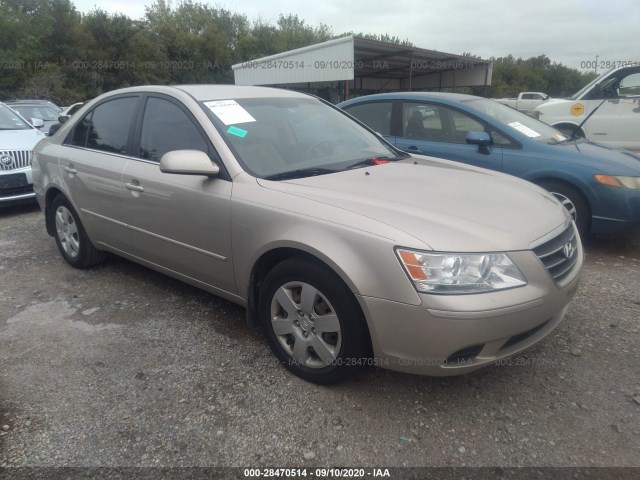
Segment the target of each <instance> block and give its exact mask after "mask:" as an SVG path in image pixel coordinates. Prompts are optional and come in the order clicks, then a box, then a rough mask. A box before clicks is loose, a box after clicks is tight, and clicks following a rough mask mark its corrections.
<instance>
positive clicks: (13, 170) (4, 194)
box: [0, 103, 44, 206]
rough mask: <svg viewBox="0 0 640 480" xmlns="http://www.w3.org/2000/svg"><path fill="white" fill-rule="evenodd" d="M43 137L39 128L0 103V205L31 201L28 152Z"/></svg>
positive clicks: (31, 184)
mask: <svg viewBox="0 0 640 480" xmlns="http://www.w3.org/2000/svg"><path fill="white" fill-rule="evenodd" d="M37 123H39V122H36V124H37ZM42 138H44V134H42V132H40V131H39V130H38V129H36V128H35V127H34V126H32V125H30V124H29V123H28V122H27V121H26V120H25V119H24V118H22V117H21V116H20V115H19V114H17V113H16V112H15V111H13V110H12V109H10V108H9V107H7V106H6V105H4V104H3V103H0V206H7V205H12V204H16V203H22V202H33V200H34V198H35V193H34V192H33V181H32V177H31V152H32V150H33V147H34V146H35V145H36V143H38V142H39V141H40V140H42Z"/></svg>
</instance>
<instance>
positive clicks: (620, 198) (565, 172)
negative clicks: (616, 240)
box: [338, 92, 640, 234]
mask: <svg viewBox="0 0 640 480" xmlns="http://www.w3.org/2000/svg"><path fill="white" fill-rule="evenodd" d="M338 106H339V107H340V108H343V109H344V110H345V111H346V112H348V113H350V114H351V115H353V116H354V117H355V118H357V119H358V120H360V121H361V122H363V123H364V124H366V125H368V126H369V127H370V128H372V129H373V130H375V131H377V132H379V133H381V134H382V135H384V136H385V138H386V139H387V140H388V141H389V142H391V143H393V144H394V145H395V146H396V147H398V148H400V149H401V150H404V151H406V152H410V153H419V154H425V155H433V156H435V157H441V158H447V159H451V160H455V161H458V162H464V163H468V164H471V165H476V166H478V167H484V168H490V169H492V170H498V171H502V172H505V173H508V174H511V175H515V176H517V177H521V178H524V179H525V180H529V181H531V182H533V183H536V184H538V185H540V186H541V187H543V188H545V189H546V190H548V191H550V192H552V193H553V194H554V195H555V196H556V197H557V198H558V199H559V200H560V201H561V202H562V203H563V204H564V205H565V206H566V207H567V209H568V210H569V211H570V212H571V214H572V215H573V217H574V218H575V221H576V224H577V225H578V229H579V230H580V232H581V233H583V234H587V233H589V232H591V233H599V234H618V233H622V232H628V231H633V230H638V229H639V228H640V161H639V160H640V156H638V155H634V154H632V153H630V152H627V151H623V150H617V149H612V148H608V147H604V146H601V145H596V144H594V143H591V142H588V141H587V140H584V139H569V138H568V137H567V136H565V135H563V134H562V133H561V132H559V131H558V130H556V129H554V128H552V127H550V126H548V125H546V124H544V123H542V122H539V121H538V120H536V119H534V118H531V117H530V116H528V115H525V114H523V113H520V112H518V111H516V110H513V109H512V108H509V107H506V106H504V105H501V104H499V103H497V102H494V101H492V100H489V99H485V98H480V97H474V96H471V95H462V94H453V93H418V92H414V93H407V92H405V93H389V94H379V95H370V96H365V97H360V98H356V99H352V100H349V101H346V102H343V103H341V104H339V105H338ZM424 108H432V109H435V110H437V111H438V115H437V116H434V117H431V118H429V119H425V118H423V115H422V114H421V110H423V109H424ZM639 131H640V130H639Z"/></svg>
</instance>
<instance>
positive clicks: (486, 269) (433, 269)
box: [397, 249, 527, 294]
mask: <svg viewBox="0 0 640 480" xmlns="http://www.w3.org/2000/svg"><path fill="white" fill-rule="evenodd" d="M397 253H398V257H399V258H400V263H402V265H403V267H404V269H405V271H406V272H407V274H408V275H409V278H411V280H412V281H413V284H414V285H415V287H416V289H417V290H418V291H419V292H423V293H446V294H460V293H481V292H490V291H494V290H503V289H505V288H514V287H521V286H522V285H526V284H527V281H526V280H525V278H524V276H523V275H522V273H520V270H518V267H516V266H515V265H514V263H513V262H512V261H511V259H510V258H509V257H508V256H507V254H505V253H479V254H468V253H460V254H458V253H425V252H418V251H415V250H405V249H398V250H397Z"/></svg>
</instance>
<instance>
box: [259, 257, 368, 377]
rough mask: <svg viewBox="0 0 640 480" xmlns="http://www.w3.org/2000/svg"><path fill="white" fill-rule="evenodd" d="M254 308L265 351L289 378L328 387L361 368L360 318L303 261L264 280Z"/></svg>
mask: <svg viewBox="0 0 640 480" xmlns="http://www.w3.org/2000/svg"><path fill="white" fill-rule="evenodd" d="M259 308H260V317H261V320H262V324H263V326H264V329H265V333H266V335H267V339H268V342H269V346H270V347H271V350H272V351H273V353H274V354H275V355H276V357H278V359H279V360H280V362H281V363H282V364H283V365H284V366H285V368H287V369H288V370H289V371H291V372H292V373H294V374H295V375H297V376H299V377H301V378H303V379H305V380H308V381H310V382H313V383H318V384H321V385H329V384H333V383H337V382H340V381H342V380H344V379H345V378H347V377H348V376H349V375H351V374H352V373H354V372H355V371H356V370H357V367H358V366H359V365H362V364H363V363H364V364H366V362H364V360H365V359H366V358H367V352H368V348H367V347H368V335H367V330H366V326H365V325H366V324H365V322H364V319H363V317H362V313H361V311H360V308H359V306H358V305H357V302H356V300H355V298H354V296H353V294H352V293H351V292H350V291H349V289H348V288H347V286H346V285H345V284H344V282H342V280H341V279H340V278H339V277H338V276H337V275H336V274H335V273H333V272H331V271H330V270H329V269H328V268H325V267H323V266H321V265H318V264H316V263H313V262H311V261H307V260H304V259H289V260H285V261H284V262H282V263H280V264H279V265H277V266H276V267H274V269H273V270H271V272H269V273H268V274H267V276H266V277H265V279H264V282H263V283H262V286H261V289H260V301H259Z"/></svg>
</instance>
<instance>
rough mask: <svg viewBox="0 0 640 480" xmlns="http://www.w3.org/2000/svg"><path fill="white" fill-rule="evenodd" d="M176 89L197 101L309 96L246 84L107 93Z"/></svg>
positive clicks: (172, 87) (150, 87)
mask: <svg viewBox="0 0 640 480" xmlns="http://www.w3.org/2000/svg"><path fill="white" fill-rule="evenodd" d="M176 91H180V92H184V93H186V94H188V95H190V96H191V97H193V98H194V99H196V100H197V101H200V102H202V101H207V100H228V99H234V98H264V97H270V98H276V97H282V98H291V97H297V98H308V97H309V96H308V95H307V94H304V93H300V92H296V91H293V90H283V89H279V88H271V87H253V86H244V85H145V86H141V87H129V88H122V89H119V90H113V91H111V92H108V93H107V94H106V95H107V96H111V95H117V94H121V93H134V92H137V93H141V92H149V93H151V92H155V93H166V94H171V93H176Z"/></svg>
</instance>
